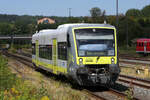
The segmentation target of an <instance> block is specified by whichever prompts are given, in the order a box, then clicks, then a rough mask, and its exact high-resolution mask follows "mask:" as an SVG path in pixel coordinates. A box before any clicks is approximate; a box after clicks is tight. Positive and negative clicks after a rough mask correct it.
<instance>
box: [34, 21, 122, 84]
mask: <svg viewBox="0 0 150 100" xmlns="http://www.w3.org/2000/svg"><path fill="white" fill-rule="evenodd" d="M32 49H33V50H32V62H33V64H34V65H35V66H36V67H38V68H42V69H44V70H47V71H50V72H51V73H54V74H56V75H59V74H63V75H65V76H67V77H68V78H71V79H73V80H74V81H75V82H77V83H78V84H79V85H84V86H96V85H100V86H101V85H105V86H106V85H107V86H108V85H112V84H114V83H115V81H116V80H117V78H118V75H119V73H120V68H119V65H118V63H119V61H118V52H117V37H116V29H115V27H114V26H111V25H109V24H85V23H84V24H64V25H60V26H58V28H57V29H47V30H41V31H39V32H38V33H35V34H34V35H33V36H32Z"/></svg>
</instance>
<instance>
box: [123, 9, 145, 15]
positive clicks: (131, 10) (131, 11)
mask: <svg viewBox="0 0 150 100" xmlns="http://www.w3.org/2000/svg"><path fill="white" fill-rule="evenodd" d="M141 15H142V14H141V11H140V10H138V9H129V10H128V11H127V12H126V16H133V17H140V16H141Z"/></svg>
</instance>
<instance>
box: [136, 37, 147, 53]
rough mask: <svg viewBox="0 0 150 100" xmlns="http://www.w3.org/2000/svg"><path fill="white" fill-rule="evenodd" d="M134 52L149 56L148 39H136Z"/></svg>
mask: <svg viewBox="0 0 150 100" xmlns="http://www.w3.org/2000/svg"><path fill="white" fill-rule="evenodd" d="M136 52H137V53H143V54H150V39H148V38H147V39H146V38H143V39H137V45H136Z"/></svg>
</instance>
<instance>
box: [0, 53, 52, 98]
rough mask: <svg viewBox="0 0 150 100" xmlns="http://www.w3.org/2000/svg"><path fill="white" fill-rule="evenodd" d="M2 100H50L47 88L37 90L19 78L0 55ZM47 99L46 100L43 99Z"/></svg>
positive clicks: (0, 92) (0, 93) (0, 95)
mask: <svg viewBox="0 0 150 100" xmlns="http://www.w3.org/2000/svg"><path fill="white" fill-rule="evenodd" d="M0 70H1V71H0V100H40V99H41V100H50V99H49V98H50V96H49V95H48V93H47V91H46V89H45V88H43V87H41V88H39V89H37V88H36V87H35V86H32V85H31V83H30V82H29V81H25V80H23V79H21V78H18V77H17V76H16V74H14V73H12V72H11V70H10V69H9V67H8V64H7V59H6V58H4V57H2V56H1V55H0ZM42 98H45V99H42Z"/></svg>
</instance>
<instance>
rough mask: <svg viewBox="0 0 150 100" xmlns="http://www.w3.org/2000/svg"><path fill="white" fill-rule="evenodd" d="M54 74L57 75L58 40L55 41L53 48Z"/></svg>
mask: <svg viewBox="0 0 150 100" xmlns="http://www.w3.org/2000/svg"><path fill="white" fill-rule="evenodd" d="M52 61H53V73H54V74H57V40H56V39H53V46H52Z"/></svg>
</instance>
